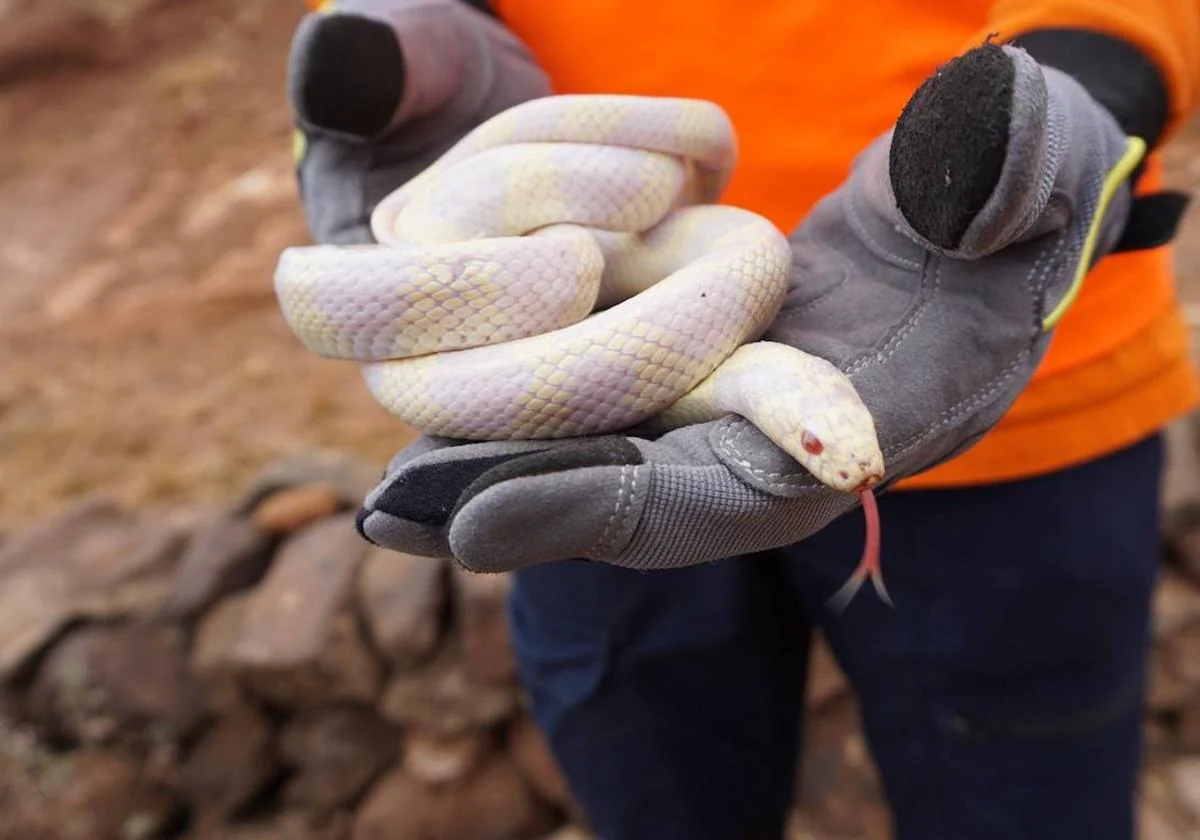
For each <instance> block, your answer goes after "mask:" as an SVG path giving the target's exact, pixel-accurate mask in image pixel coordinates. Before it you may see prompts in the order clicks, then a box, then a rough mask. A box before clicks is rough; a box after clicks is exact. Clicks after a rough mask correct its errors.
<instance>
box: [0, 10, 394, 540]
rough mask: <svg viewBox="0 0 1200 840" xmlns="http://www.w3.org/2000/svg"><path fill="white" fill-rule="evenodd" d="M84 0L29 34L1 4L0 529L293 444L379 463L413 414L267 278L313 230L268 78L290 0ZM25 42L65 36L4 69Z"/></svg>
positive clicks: (203, 485)
mask: <svg viewBox="0 0 1200 840" xmlns="http://www.w3.org/2000/svg"><path fill="white" fill-rule="evenodd" d="M57 5H58V8H62V9H70V8H72V7H71V5H70V4H57ZM77 5H78V7H79V9H81V11H75V12H67V11H64V12H62V14H61V15H59V16H58V17H57V18H55V17H54V16H53V15H51V16H49V17H48V16H47V15H45V14H42V15H40V18H39V17H38V15H37V14H36V11H35V12H34V13H31V16H32V17H34V18H35V21H34V23H33V24H32V25H31V26H26V28H27V29H28V28H33V29H34V33H33V36H28V35H27V36H26V37H24V38H23V37H22V36H21V32H20V31H19V30H20V29H21V27H22V26H23V25H25V24H26V21H25V19H23V18H22V16H21V9H19V8H17V9H15V10H14V11H10V12H9V17H10V20H8V21H5V20H4V17H5V15H4V10H5V9H6V8H7V7H6V6H5V5H4V3H2V2H0V23H5V24H6V25H7V26H9V27H13V26H15V27H16V28H17V30H18V31H17V32H16V33H15V34H14V33H13V32H12V31H11V30H10V32H9V33H8V34H6V35H5V36H4V37H3V39H0V84H2V86H0V125H3V127H4V138H5V139H4V143H3V148H2V149H0V229H2V230H4V231H5V235H4V236H3V237H2V238H0V277H2V278H3V280H2V281H0V359H2V360H3V365H2V367H0V476H3V477H4V478H5V480H4V481H0V529H6V528H12V527H16V526H19V525H21V524H22V523H26V522H28V521H29V520H30V519H31V518H32V517H37V516H39V515H41V514H43V513H45V512H47V511H49V510H53V509H56V508H57V507H58V506H59V505H60V504H61V503H62V502H63V501H64V500H66V499H68V498H71V497H75V496H77V495H80V494H84V493H88V492H91V491H95V490H98V489H103V490H104V491H107V492H116V493H119V494H120V495H121V497H122V498H124V499H126V500H128V501H130V502H135V503H141V502H144V501H151V500H153V501H164V502H169V501H179V500H185V499H195V500H206V499H212V498H217V497H220V496H221V495H223V494H225V493H227V492H229V491H231V490H232V489H233V488H235V487H238V486H240V483H241V482H242V481H244V480H245V478H246V476H248V475H250V474H251V473H252V472H253V471H255V470H256V469H257V468H258V467H260V466H261V465H262V464H263V463H264V462H265V461H267V460H269V459H271V458H272V457H274V456H275V455H277V454H280V453H283V452H288V451H291V450H293V449H296V448H310V447H323V446H337V447H341V448H349V449H352V450H354V451H356V452H359V453H362V454H364V455H366V456H368V457H370V458H372V459H375V460H379V461H381V462H382V460H383V459H386V458H387V457H389V456H390V455H391V454H392V453H394V452H395V450H396V449H397V448H399V447H400V446H402V445H403V444H404V443H405V442H406V441H407V440H408V439H410V433H409V431H408V430H407V429H406V428H404V427H402V426H400V425H399V424H397V423H396V422H395V421H394V420H393V419H392V418H391V417H390V416H389V415H387V414H386V413H385V412H384V411H383V410H382V409H380V408H379V407H378V406H377V405H376V404H375V403H374V402H373V401H372V400H371V399H370V398H369V396H368V395H367V394H366V392H365V389H364V388H363V387H362V385H361V382H360V380H359V376H358V372H357V369H356V368H355V367H354V366H353V365H349V364H345V363H335V362H327V361H323V360H321V359H318V358H315V357H314V356H313V355H312V354H311V353H308V352H307V351H305V350H304V349H303V348H302V347H301V346H300V345H299V344H298V342H297V341H296V340H295V338H294V337H293V336H292V334H291V333H290V332H288V330H287V328H286V326H285V325H284V323H283V320H282V318H281V317H280V315H279V313H278V310H277V308H276V306H275V302H274V299H273V295H272V290H271V279H272V272H273V270H274V266H275V262H276V259H277V257H278V254H279V251H280V249H281V248H283V247H285V246H287V245H291V244H297V243H304V242H307V241H308V240H307V232H306V229H305V227H304V223H303V219H302V217H301V213H300V210H299V207H298V202H297V197H296V193H295V186H294V181H293V177H292V170H291V124H290V121H289V116H288V113H287V110H286V102H285V99H284V93H283V91H284V69H285V63H286V56H287V49H288V44H289V40H290V37H291V34H292V31H293V28H294V26H295V23H296V21H297V20H298V19H299V17H300V15H301V14H302V13H303V6H302V3H301V2H300V0H294V2H293V1H292V0H193V1H192V2H182V3H180V2H173V3H163V2H153V0H151V2H147V0H140V2H137V3H132V2H130V1H129V0H126V2H125V3H124V6H125V12H124V14H123V15H116V14H115V13H114V12H112V10H111V9H110V8H108V6H107V5H105V6H103V7H102V6H101V4H99V3H96V4H95V7H94V8H93V7H92V6H90V5H86V4H85V5H79V4H77ZM97 9H103V10H104V14H106V15H108V17H107V18H103V17H97V15H98V13H97V12H96V11H95V10H97ZM80 32H82V33H83V36H80V35H79V33H80ZM31 37H32V38H33V40H34V41H35V42H36V39H37V37H41V38H42V39H43V41H45V42H48V43H50V44H55V43H65V45H66V46H64V47H63V48H62V49H61V50H60V51H59V52H55V51H54V50H53V49H50V48H49V47H44V48H43V49H44V52H45V53H46V54H47V55H49V59H48V61H47V62H46V63H43V64H35V63H34V62H33V61H32V60H25V61H23V62H15V61H9V62H8V63H7V64H6V63H5V60H4V50H5V47H6V46H7V47H8V48H9V51H10V53H11V52H14V51H17V49H16V48H15V47H14V46H13V45H14V44H18V45H20V44H27V43H28V42H29V40H30V38H31ZM72 38H75V39H76V40H74V41H73V40H72ZM23 48H24V49H26V51H28V48H27V47H23ZM72 50H73V52H72ZM67 57H70V58H71V59H72V60H71V61H68V60H67ZM6 71H8V72H7V73H6Z"/></svg>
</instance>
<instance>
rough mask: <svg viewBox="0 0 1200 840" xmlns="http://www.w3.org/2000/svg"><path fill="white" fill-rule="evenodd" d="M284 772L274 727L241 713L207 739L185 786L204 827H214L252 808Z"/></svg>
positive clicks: (187, 768) (187, 765)
mask: <svg viewBox="0 0 1200 840" xmlns="http://www.w3.org/2000/svg"><path fill="white" fill-rule="evenodd" d="M279 771H280V764H279V759H278V756H277V755H276V752H275V749H274V745H273V744H272V732H271V726H270V724H269V723H268V722H267V720H266V719H265V718H264V717H263V716H262V715H261V714H259V713H258V712H256V711H254V710H253V709H250V708H249V707H241V708H239V709H237V710H236V711H234V712H231V713H229V714H226V715H223V716H222V717H221V718H219V719H218V720H217V722H216V724H215V725H214V726H213V727H212V728H210V729H209V730H208V731H207V732H205V733H204V735H203V736H202V737H201V738H200V740H199V741H198V742H197V743H196V745H195V747H193V748H192V750H191V752H190V753H189V754H188V756H187V759H186V760H185V762H184V765H183V769H182V771H181V774H180V780H181V784H182V786H183V789H184V791H186V794H187V798H188V801H189V802H190V803H191V805H192V808H193V809H194V810H195V812H196V814H198V815H199V821H200V822H201V823H202V824H204V825H214V824H219V823H221V822H224V821H225V820H227V819H229V818H231V817H233V816H235V815H237V814H238V813H239V812H241V811H242V810H243V809H245V808H246V807H247V806H249V805H251V804H252V803H253V802H254V801H255V799H256V798H257V797H258V796H259V795H260V794H261V793H262V792H263V791H264V790H266V788H267V787H268V786H269V785H270V784H271V783H272V782H273V781H275V779H276V778H277V777H278V774H279Z"/></svg>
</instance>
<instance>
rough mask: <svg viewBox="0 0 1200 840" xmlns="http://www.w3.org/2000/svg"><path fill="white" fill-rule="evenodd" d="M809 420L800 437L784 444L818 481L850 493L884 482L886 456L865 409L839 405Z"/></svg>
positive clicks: (794, 437)
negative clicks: (884, 458)
mask: <svg viewBox="0 0 1200 840" xmlns="http://www.w3.org/2000/svg"><path fill="white" fill-rule="evenodd" d="M839 415H848V416H839ZM864 415H865V416H864ZM808 420H809V422H805V423H804V424H803V425H802V426H801V427H800V428H799V433H798V434H793V435H790V436H789V438H788V439H787V440H786V441H784V442H783V443H786V444H787V445H786V446H784V447H783V448H784V450H785V451H786V452H787V453H788V454H789V455H791V456H792V457H793V458H795V459H796V461H797V462H799V464H800V465H801V466H802V467H804V468H805V469H806V470H808V471H809V472H810V473H812V474H813V476H814V477H815V478H816V479H817V480H818V481H820V482H821V483H822V484H825V485H828V486H829V487H832V488H834V489H835V490H844V491H846V492H847V493H852V492H858V491H860V490H866V489H868V488H871V487H874V486H875V485H877V484H879V483H880V482H881V481H883V477H884V466H883V453H882V452H881V451H880V449H879V443H878V441H877V439H876V437H875V424H874V422H873V421H872V420H871V417H870V414H868V413H866V411H865V409H864V410H863V411H862V412H859V411H856V410H855V408H854V407H853V406H839V407H838V408H837V409H834V410H833V411H831V412H829V413H827V414H824V415H822V416H820V417H810V418H808ZM777 443H780V442H779V441H777Z"/></svg>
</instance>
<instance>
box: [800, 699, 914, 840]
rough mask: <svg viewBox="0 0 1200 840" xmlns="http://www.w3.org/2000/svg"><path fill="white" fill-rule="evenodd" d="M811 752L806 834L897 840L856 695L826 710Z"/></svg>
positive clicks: (804, 784) (803, 805)
mask: <svg viewBox="0 0 1200 840" xmlns="http://www.w3.org/2000/svg"><path fill="white" fill-rule="evenodd" d="M805 746H806V749H805V752H804V756H803V761H802V765H801V772H800V775H799V778H798V780H797V781H798V785H797V788H798V794H797V798H798V800H799V802H800V809H799V813H798V818H799V825H800V826H801V827H802V828H803V830H804V831H807V832H809V833H810V835H811V836H815V837H830V838H833V837H872V838H874V837H889V836H891V819H890V815H889V814H888V811H887V807H886V805H885V804H884V799H883V791H882V786H881V785H880V783H879V779H878V775H877V773H876V770H875V767H874V765H873V764H872V763H871V760H870V756H869V754H868V752H867V748H866V745H865V743H864V742H863V737H862V732H861V730H860V727H859V723H858V711H857V704H856V703H855V701H854V695H852V694H845V695H843V696H842V697H840V698H838V699H836V700H833V701H831V702H830V703H829V704H827V705H826V706H825V707H824V708H823V709H822V711H821V715H820V717H819V718H818V719H817V720H814V721H813V722H812V724H811V725H810V726H809V727H808V738H807V742H806V744H805ZM801 836H804V835H803V834H801Z"/></svg>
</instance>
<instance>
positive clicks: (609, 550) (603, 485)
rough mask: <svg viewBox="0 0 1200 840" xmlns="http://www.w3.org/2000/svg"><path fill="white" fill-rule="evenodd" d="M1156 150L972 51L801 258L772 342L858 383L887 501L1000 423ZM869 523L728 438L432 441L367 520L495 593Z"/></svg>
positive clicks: (939, 76) (1029, 70)
mask: <svg viewBox="0 0 1200 840" xmlns="http://www.w3.org/2000/svg"><path fill="white" fill-rule="evenodd" d="M1142 150H1143V146H1142V144H1140V143H1138V142H1137V141H1136V140H1130V139H1129V138H1127V137H1126V135H1125V133H1124V132H1123V131H1122V130H1121V129H1120V127H1119V126H1118V125H1117V123H1116V122H1115V121H1114V119H1113V118H1112V116H1111V115H1110V114H1109V113H1108V112H1107V111H1106V110H1105V109H1103V108H1101V107H1100V106H1099V105H1097V103H1096V102H1095V100H1094V99H1093V98H1092V97H1091V96H1089V94H1088V93H1087V92H1086V91H1085V90H1084V89H1083V88H1082V87H1081V86H1080V84H1079V83H1078V82H1076V81H1075V80H1074V79H1072V78H1071V77H1069V76H1067V75H1065V74H1064V73H1061V72H1059V71H1057V70H1054V69H1051V68H1047V67H1043V66H1041V65H1039V64H1038V63H1037V62H1035V61H1034V60H1033V59H1032V58H1031V57H1030V56H1029V55H1028V54H1026V53H1024V52H1023V51H1021V50H1018V49H1015V48H1012V47H1000V46H996V45H991V44H988V45H985V46H982V47H980V48H978V49H975V50H973V51H971V52H969V53H968V54H966V55H965V56H963V57H960V58H958V59H956V60H955V61H952V62H950V63H949V64H947V65H946V66H945V67H943V68H941V69H940V70H939V71H938V72H937V73H936V74H935V75H934V76H932V77H931V78H930V79H929V80H927V81H926V82H925V83H924V84H923V85H922V86H921V88H920V89H918V91H917V92H916V93H915V95H914V96H913V98H912V99H911V101H910V102H909V104H908V106H907V107H906V109H905V111H904V113H903V114H902V116H901V117H900V119H899V121H898V123H897V125H896V126H895V129H894V132H888V133H887V134H885V135H884V136H882V137H880V138H879V139H878V140H877V141H876V142H875V143H874V144H872V145H871V146H870V147H869V148H868V149H867V150H866V151H865V152H864V153H863V154H862V155H861V156H860V157H859V159H858V160H857V161H856V163H855V166H854V168H853V171H852V174H851V175H850V177H849V178H848V180H847V181H846V182H845V183H844V184H843V185H842V186H841V187H840V188H839V189H838V190H836V191H835V192H834V193H832V194H831V195H829V196H828V197H827V198H825V199H824V200H823V201H822V202H820V203H819V204H818V205H817V206H816V207H815V208H814V209H813V211H812V213H811V214H810V215H809V217H808V218H807V219H806V220H805V221H804V222H803V223H802V224H801V225H800V227H799V228H798V229H797V230H796V231H795V232H794V234H793V235H792V236H791V243H792V249H793V254H794V270H793V278H792V280H793V282H792V287H791V291H790V293H789V296H788V299H787V302H786V304H785V306H784V309H783V311H782V313H781V314H780V316H779V318H778V319H777V321H776V322H775V324H774V325H773V326H772V328H771V329H770V331H769V332H768V334H767V335H766V336H764V337H765V338H767V339H770V340H774V341H780V342H784V343H787V344H791V345H793V346H796V347H799V348H801V349H804V350H807V351H809V352H812V353H815V354H817V355H820V356H823V357H825V358H828V359H830V360H831V361H833V362H834V363H835V364H837V365H839V366H840V367H841V368H842V369H843V370H844V371H846V372H848V373H849V374H850V376H851V378H852V379H853V381H854V383H855V385H856V387H857V389H858V390H859V393H860V394H861V396H862V398H863V400H864V402H865V403H866V404H867V406H868V407H869V408H870V409H871V411H872V413H873V415H874V417H875V421H876V427H877V430H878V432H879V437H880V442H881V444H882V448H883V452H884V456H885V462H886V468H887V474H888V479H887V481H888V483H891V482H895V481H896V480H897V479H899V478H902V477H904V476H908V475H912V474H914V473H916V472H919V471H922V470H925V469H928V468H930V467H932V466H935V465H937V464H938V463H940V462H942V461H943V460H945V459H947V458H950V457H952V456H954V455H956V454H958V453H960V452H962V451H963V450H964V449H966V448H967V447H969V446H970V445H971V444H973V443H974V442H975V441H977V440H978V439H979V438H980V437H981V436H982V435H983V434H984V433H986V432H987V431H988V430H989V429H990V428H991V427H992V426H993V425H994V424H995V423H996V422H997V421H998V420H999V419H1000V417H1001V416H1002V415H1003V414H1004V412H1005V411H1006V410H1007V409H1008V407H1009V406H1010V405H1011V404H1012V402H1013V401H1014V400H1015V399H1016V397H1017V396H1018V395H1019V394H1020V392H1021V390H1022V389H1023V388H1024V387H1025V385H1026V383H1027V382H1028V381H1029V379H1030V378H1031V376H1032V374H1033V372H1034V370H1035V368H1036V367H1037V365H1038V362H1039V361H1040V359H1041V358H1042V356H1043V355H1044V353H1045V351H1046V349H1047V346H1048V344H1049V342H1050V340H1051V336H1052V332H1053V326H1054V324H1055V323H1056V322H1057V319H1058V318H1059V317H1060V316H1061V315H1062V313H1063V311H1064V310H1065V308H1067V307H1068V306H1069V304H1070V302H1071V300H1072V299H1073V297H1074V295H1075V293H1076V292H1077V291H1078V288H1079V284H1080V282H1081V281H1082V277H1083V274H1084V273H1085V272H1086V270H1087V269H1088V268H1089V267H1090V265H1091V264H1092V263H1093V262H1094V261H1095V260H1096V259H1097V258H1099V257H1100V256H1102V255H1103V254H1106V253H1108V252H1110V251H1112V250H1113V249H1114V248H1116V247H1117V246H1118V243H1119V241H1120V237H1121V234H1122V232H1123V231H1124V229H1125V226H1126V222H1127V221H1128V218H1129V214H1130V208H1131V203H1132V200H1131V193H1130V190H1129V187H1128V184H1127V183H1126V179H1127V176H1128V175H1129V173H1130V172H1131V171H1132V170H1133V169H1134V167H1136V166H1137V164H1138V163H1139V161H1140V158H1141V153H1142ZM857 504H858V499H857V498H856V497H855V496H853V495H849V494H845V493H839V492H835V491H832V490H830V489H828V488H826V487H825V486H823V485H821V484H819V483H818V482H816V481H815V480H814V479H813V478H812V477H811V476H810V475H809V474H808V473H807V472H805V471H804V470H803V469H802V468H801V467H799V466H798V465H797V464H796V463H795V462H794V461H793V460H792V459H790V458H789V457H788V456H787V455H785V454H784V453H783V452H782V451H781V450H779V449H778V448H776V447H775V446H774V445H773V444H772V443H771V442H769V441H768V440H767V439H766V438H765V437H764V436H763V435H762V434H761V433H759V432H758V431H757V430H756V429H755V428H754V427H753V426H752V425H750V424H749V423H748V422H746V421H745V420H742V419H741V418H738V417H735V416H730V417H727V418H725V419H721V420H718V421H715V422H711V423H705V424H702V425H696V426H690V427H686V428H683V429H679V430H675V431H671V432H669V433H667V434H665V435H662V436H660V437H652V436H650V435H640V434H637V433H636V430H631V433H630V434H626V435H606V436H598V437H594V438H587V439H579V440H568V441H554V442H546V441H534V442H496V443H472V444H460V443H457V442H455V441H446V440H437V439H432V438H428V437H425V438H422V439H420V440H419V441H417V442H416V443H415V444H414V445H412V446H411V447H409V448H407V449H405V450H404V451H402V452H400V453H399V454H398V455H397V457H396V458H395V459H394V460H393V462H392V463H391V464H390V465H389V467H388V470H387V475H386V477H385V479H384V480H383V481H382V482H381V483H380V485H379V486H378V487H377V488H376V489H375V490H374V491H373V492H372V493H371V494H370V495H369V496H368V498H367V499H366V500H365V502H364V506H363V509H362V511H361V512H360V515H359V520H358V521H359V528H360V530H361V532H362V533H363V535H364V536H365V537H366V538H367V539H369V540H371V541H372V542H375V543H377V544H379V545H382V546H386V547H390V548H393V549H397V550H402V551H408V552H412V553H418V554H430V555H444V556H446V555H452V556H453V557H455V558H457V560H458V561H459V562H461V563H463V564H464V565H465V566H467V567H468V568H470V569H473V570H477V571H493V572H494V571H503V570H510V569H514V568H517V567H521V566H525V565H529V564H533V563H541V562H547V561H553V560H559V559H569V558H587V559H591V560H595V561H600V562H606V563H613V564H617V565H621V566H627V567H632V568H638V569H656V568H667V567H676V566H685V565H689V564H695V563H702V562H706V561H710V560H714V559H717V558H721V557H726V556H731V555H738V554H744V553H748V552H754V551H759V550H764V549H768V548H772V547H777V546H781V545H785V544H790V543H795V542H797V541H800V540H803V539H805V538H806V537H808V536H810V535H811V534H813V533H815V532H816V531H818V530H820V529H821V528H823V527H824V526H825V525H827V524H828V523H829V522H831V521H832V520H833V519H835V518H836V517H838V516H841V515H842V514H844V513H846V512H847V511H849V510H851V509H852V508H853V507H854V506H855V505H857Z"/></svg>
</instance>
